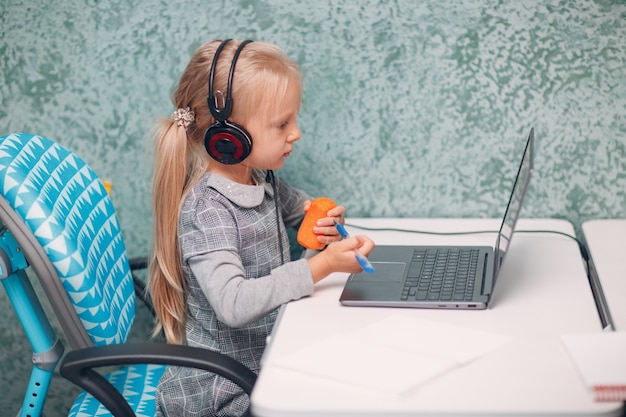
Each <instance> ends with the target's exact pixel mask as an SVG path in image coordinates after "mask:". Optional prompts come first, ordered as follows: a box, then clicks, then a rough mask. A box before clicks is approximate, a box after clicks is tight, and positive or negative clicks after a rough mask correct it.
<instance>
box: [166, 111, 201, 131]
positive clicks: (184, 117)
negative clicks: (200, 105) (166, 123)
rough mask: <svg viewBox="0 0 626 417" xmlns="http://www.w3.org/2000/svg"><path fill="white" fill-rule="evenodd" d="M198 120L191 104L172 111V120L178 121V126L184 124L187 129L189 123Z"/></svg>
mask: <svg viewBox="0 0 626 417" xmlns="http://www.w3.org/2000/svg"><path fill="white" fill-rule="evenodd" d="M194 120H196V117H195V114H194V112H193V111H191V109H190V108H189V106H187V107H186V108H184V109H177V110H176V111H175V112H174V113H172V121H173V122H176V124H177V125H178V126H182V127H184V128H185V130H187V128H188V127H189V125H190V124H191V123H193V121H194Z"/></svg>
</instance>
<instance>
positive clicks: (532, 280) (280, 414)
mask: <svg viewBox="0 0 626 417" xmlns="http://www.w3.org/2000/svg"><path fill="white" fill-rule="evenodd" d="M347 223H349V224H358V225H363V226H370V227H396V228H404V229H413V230H431V231H455V232H456V231H470V230H472V231H473V230H484V229H488V230H497V229H498V227H499V223H500V222H499V220H492V219H480V220H470V219H464V220H455V219H439V220H437V219H423V220H420V219H396V220H394V219H348V220H347ZM348 229H349V231H350V232H351V233H352V234H367V235H369V236H370V237H372V238H373V239H374V241H375V242H376V243H377V244H378V245H384V244H387V245H389V244H465V243H467V244H475V243H478V244H487V245H492V246H493V245H494V244H495V234H489V235H469V236H431V235H422V234H412V233H401V232H363V231H361V230H358V229H354V228H348ZM519 229H520V230H522V229H527V230H528V229H541V230H545V229H549V230H558V231H561V232H565V233H569V234H572V235H573V234H574V230H573V227H572V226H571V224H569V223H568V222H565V221H561V220H521V221H520V223H519ZM531 259H533V261H531ZM346 279H347V274H333V275H331V276H330V277H328V278H326V279H325V280H323V281H322V282H320V283H318V284H317V287H316V292H315V293H314V294H313V295H312V296H311V297H307V298H304V299H301V300H298V301H295V302H292V303H289V304H287V305H286V306H285V308H284V310H283V314H282V316H281V318H280V321H279V323H278V324H277V325H276V327H275V329H274V332H273V335H272V338H271V340H270V345H269V347H268V349H267V351H266V354H265V356H264V362H263V367H262V370H261V373H260V375H259V379H258V381H257V383H256V386H255V389H254V391H253V393H252V396H251V401H252V412H253V414H254V415H255V416H258V417H298V416H342V417H345V416H354V417H356V416H359V417H360V416H380V417H389V416H424V415H447V416H453V415H454V416H459V415H476V416H478V415H480V416H484V415H507V416H512V415H530V414H533V415H560V416H562V415H577V416H591V415H619V414H621V410H622V404H621V403H598V402H593V399H592V394H591V392H589V391H588V390H587V389H586V387H585V386H584V384H583V383H582V381H581V379H580V377H579V375H578V374H577V370H576V368H575V366H574V364H573V363H572V362H571V360H570V358H569V355H568V354H567V352H566V350H565V348H564V346H563V345H562V343H561V341H560V337H559V336H560V335H561V334H563V333H575V332H594V331H597V332H600V331H601V325H600V320H599V318H598V314H597V311H596V307H595V304H594V301H593V298H592V295H591V292H590V289H589V284H588V281H587V277H586V275H585V269H584V267H583V263H582V260H581V257H580V255H579V250H578V247H577V245H576V243H575V242H574V241H573V240H571V239H569V238H567V237H563V236H559V235H555V234H522V233H519V234H517V235H516V236H515V238H514V239H513V241H512V244H511V248H510V251H509V253H508V255H507V258H506V260H505V262H504V266H503V269H502V272H501V275H500V277H499V279H498V284H497V286H496V289H495V300H494V303H493V305H492V307H491V308H490V309H488V310H482V311H461V310H419V309H402V308H364V307H342V306H340V304H339V302H338V298H339V295H340V293H341V291H342V288H343V284H344V282H345V281H346ZM398 315H402V316H405V317H420V318H425V319H429V320H434V321H438V322H442V323H447V324H451V325H457V326H465V327H466V328H470V329H477V330H483V331H488V332H491V333H496V334H500V335H508V336H511V338H512V341H511V342H509V343H507V344H506V345H504V346H502V347H500V348H499V349H497V350H496V351H493V352H491V353H489V354H488V355H485V356H483V357H480V358H478V359H477V360H475V361H473V362H470V363H469V364H466V365H464V366H461V367H459V368H455V369H453V370H452V371H450V372H447V373H444V374H443V375H439V376H437V377H436V378H434V379H432V380H430V381H429V382H427V383H424V384H422V385H421V386H419V387H418V388H415V389H414V390H411V391H410V392H409V393H407V394H406V395H402V396H396V395H393V394H389V393H380V392H374V391H373V390H363V389H357V388H355V387H354V386H349V385H347V384H344V383H341V382H336V381H335V382H333V381H331V380H328V379H323V378H319V377H316V376H311V375H307V374H304V373H302V372H296V371H294V370H290V369H286V368H284V367H280V366H279V365H278V366H277V362H278V361H279V360H280V358H283V357H284V356H285V355H288V354H290V353H293V352H297V351H298V350H299V349H302V348H305V347H307V346H310V345H311V344H314V343H316V342H319V341H321V340H323V339H324V338H328V337H332V336H334V335H345V334H348V333H349V332H350V330H354V329H358V328H359V327H363V326H366V325H368V324H369V323H372V322H374V321H376V320H380V319H381V318H385V317H390V316H391V317H398ZM405 330H406V329H405ZM399 331H400V329H399ZM459 343H463V341H462V340H461V341H459ZM371 360H372V361H376V357H373V358H372V359H371ZM363 366H365V367H367V366H368V364H367V363H364V364H363ZM406 370H407V372H408V371H413V372H419V369H411V365H410V364H408V365H407V366H406ZM371 377H372V378H375V377H376V375H371Z"/></svg>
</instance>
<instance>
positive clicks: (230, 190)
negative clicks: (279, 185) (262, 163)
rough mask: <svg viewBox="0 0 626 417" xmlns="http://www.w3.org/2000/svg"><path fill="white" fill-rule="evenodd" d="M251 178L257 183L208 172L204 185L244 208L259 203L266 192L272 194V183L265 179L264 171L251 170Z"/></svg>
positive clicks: (271, 195) (255, 205)
mask: <svg viewBox="0 0 626 417" xmlns="http://www.w3.org/2000/svg"><path fill="white" fill-rule="evenodd" d="M252 178H253V180H254V182H256V184H257V185H245V184H240V183H238V182H235V181H232V180H229V179H228V178H225V177H223V176H221V175H219V174H214V173H208V174H207V176H206V180H205V185H206V186H207V187H211V188H213V189H215V190H216V191H217V192H219V193H220V194H222V195H223V196H224V197H226V198H227V199H229V200H230V201H232V202H233V203H235V204H237V205H238V206H241V207H244V208H252V207H257V206H259V205H261V203H262V202H263V197H264V196H265V193H267V194H268V195H269V196H270V197H273V196H274V190H273V189H272V185H271V184H269V183H268V182H266V181H265V171H259V170H253V171H252Z"/></svg>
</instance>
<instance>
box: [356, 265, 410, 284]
mask: <svg viewBox="0 0 626 417" xmlns="http://www.w3.org/2000/svg"><path fill="white" fill-rule="evenodd" d="M372 266H374V269H375V271H374V273H372V274H367V273H365V272H362V273H359V274H355V275H353V276H352V280H353V281H356V282H398V281H402V280H403V279H404V268H405V267H406V263H404V262H372Z"/></svg>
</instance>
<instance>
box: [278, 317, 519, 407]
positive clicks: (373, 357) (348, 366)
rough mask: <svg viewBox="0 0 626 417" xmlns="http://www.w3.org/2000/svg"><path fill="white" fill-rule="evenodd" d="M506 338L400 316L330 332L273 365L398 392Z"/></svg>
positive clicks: (456, 364)
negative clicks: (326, 336)
mask: <svg viewBox="0 0 626 417" xmlns="http://www.w3.org/2000/svg"><path fill="white" fill-rule="evenodd" d="M510 340H511V338H510V337H509V336H502V335H497V334H493V333H488V332H484V331H480V330H475V329H467V328H464V327H459V326H451V325H449V324H445V323H439V322H435V321H431V320H425V319H420V318H410V317H404V316H400V315H398V316H390V317H387V318H385V319H382V320H380V321H377V322H374V323H372V324H369V325H365V326H363V327H361V328H358V329H355V330H352V331H350V332H347V333H346V334H345V335H336V336H329V337H328V338H325V339H323V340H320V341H319V342H317V343H314V344H312V345H310V346H308V347H306V348H303V349H300V350H298V351H296V352H293V353H292V354H289V355H286V356H285V357H283V358H280V359H278V360H277V361H276V362H275V365H277V366H281V367H284V368H287V369H291V370H294V371H298V372H302V373H305V374H308V375H311V376H315V377H320V378H324V379H327V380H332V381H336V382H343V383H346V384H349V385H350V386H360V387H362V388H368V389H372V390H375V391H377V392H385V393H389V394H394V395H402V394H403V393H406V392H407V391H409V390H411V389H412V388H415V387H417V386H418V385H420V384H422V383H424V382H426V381H428V380H429V379H431V378H434V377H436V376H438V375H441V374H443V373H444V372H448V371H450V370H451V369H453V368H455V367H457V366H461V365H463V364H465V363H468V362H470V361H472V360H474V359H476V358H478V357H480V356H482V355H485V354H487V353H489V352H490V351H492V350H494V349H497V348H498V347H500V346H502V345H503V344H505V343H507V342H509V341H510Z"/></svg>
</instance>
